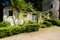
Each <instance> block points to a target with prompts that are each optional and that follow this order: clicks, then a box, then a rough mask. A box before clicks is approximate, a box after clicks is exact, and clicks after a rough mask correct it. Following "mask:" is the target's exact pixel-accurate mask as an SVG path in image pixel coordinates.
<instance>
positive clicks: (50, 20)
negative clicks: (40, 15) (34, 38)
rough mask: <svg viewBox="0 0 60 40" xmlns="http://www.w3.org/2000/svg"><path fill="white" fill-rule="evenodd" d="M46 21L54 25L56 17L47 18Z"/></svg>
mask: <svg viewBox="0 0 60 40" xmlns="http://www.w3.org/2000/svg"><path fill="white" fill-rule="evenodd" d="M45 21H48V22H50V23H52V25H56V21H55V20H54V19H45Z"/></svg>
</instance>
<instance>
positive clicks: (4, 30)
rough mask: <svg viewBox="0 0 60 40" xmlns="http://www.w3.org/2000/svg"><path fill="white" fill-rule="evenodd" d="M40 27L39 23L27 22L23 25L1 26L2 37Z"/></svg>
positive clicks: (0, 35) (0, 33)
mask: <svg viewBox="0 0 60 40" xmlns="http://www.w3.org/2000/svg"><path fill="white" fill-rule="evenodd" d="M38 29H39V25H38V24H25V25H23V26H8V27H4V28H3V27H1V28H0V38H3V37H7V36H12V35H15V34H19V33H24V32H33V31H37V30H38Z"/></svg>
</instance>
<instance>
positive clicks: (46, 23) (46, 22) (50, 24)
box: [42, 21, 52, 27]
mask: <svg viewBox="0 0 60 40" xmlns="http://www.w3.org/2000/svg"><path fill="white" fill-rule="evenodd" d="M42 24H45V25H46V26H47V27H50V26H52V23H50V22H48V21H44V22H43V23H42Z"/></svg>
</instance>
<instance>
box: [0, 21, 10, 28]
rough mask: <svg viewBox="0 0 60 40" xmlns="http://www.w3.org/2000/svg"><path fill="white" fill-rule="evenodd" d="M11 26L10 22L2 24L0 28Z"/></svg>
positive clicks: (0, 23)
mask: <svg viewBox="0 0 60 40" xmlns="http://www.w3.org/2000/svg"><path fill="white" fill-rule="evenodd" d="M8 26H10V23H9V22H5V21H4V22H0V27H8Z"/></svg>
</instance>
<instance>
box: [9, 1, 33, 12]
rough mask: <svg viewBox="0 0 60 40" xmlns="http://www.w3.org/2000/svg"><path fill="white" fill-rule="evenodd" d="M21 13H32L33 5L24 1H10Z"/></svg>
mask: <svg viewBox="0 0 60 40" xmlns="http://www.w3.org/2000/svg"><path fill="white" fill-rule="evenodd" d="M10 1H11V4H12V5H14V6H15V7H16V8H17V9H18V10H19V11H21V10H22V11H32V10H33V6H32V4H31V3H26V2H25V1H24V0H10Z"/></svg>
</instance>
